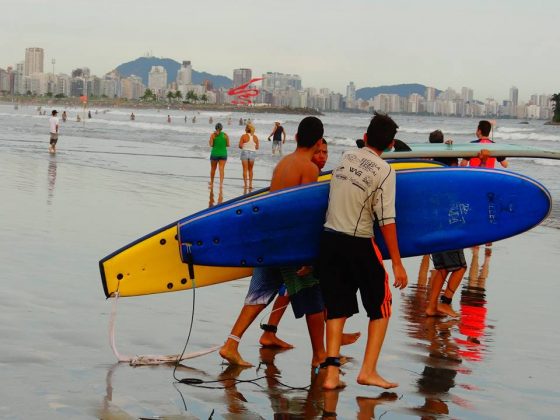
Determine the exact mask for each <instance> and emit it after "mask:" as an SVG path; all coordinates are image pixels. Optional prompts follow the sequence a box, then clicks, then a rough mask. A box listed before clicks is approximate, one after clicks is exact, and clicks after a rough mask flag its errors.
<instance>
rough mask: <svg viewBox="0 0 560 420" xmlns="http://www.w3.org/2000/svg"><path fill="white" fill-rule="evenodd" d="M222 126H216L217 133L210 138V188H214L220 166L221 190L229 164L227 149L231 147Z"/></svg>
mask: <svg viewBox="0 0 560 420" xmlns="http://www.w3.org/2000/svg"><path fill="white" fill-rule="evenodd" d="M223 128H224V127H223V126H222V124H220V123H218V124H216V131H214V132H213V133H212V135H211V136H210V142H209V144H210V147H212V151H211V152H210V188H214V175H215V174H216V167H217V166H218V165H219V166H220V189H221V188H222V186H223V184H224V169H225V167H226V162H227V147H229V137H228V135H227V134H226V133H224V132H223V131H222V129H223Z"/></svg>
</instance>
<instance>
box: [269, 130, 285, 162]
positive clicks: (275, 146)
mask: <svg viewBox="0 0 560 420" xmlns="http://www.w3.org/2000/svg"><path fill="white" fill-rule="evenodd" d="M271 137H272V154H273V155H275V154H276V151H278V153H279V154H280V156H282V145H283V144H284V143H286V131H285V130H284V127H282V125H281V124H280V121H276V122H275V123H274V127H273V128H272V133H270V135H269V136H268V141H270V138H271Z"/></svg>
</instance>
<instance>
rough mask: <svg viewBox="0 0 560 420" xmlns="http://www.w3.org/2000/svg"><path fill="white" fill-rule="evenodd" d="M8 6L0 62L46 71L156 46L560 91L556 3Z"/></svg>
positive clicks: (393, 79) (114, 0)
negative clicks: (28, 51)
mask: <svg viewBox="0 0 560 420" xmlns="http://www.w3.org/2000/svg"><path fill="white" fill-rule="evenodd" d="M2 9H3V10H2V13H0V67H2V68H6V67H7V66H8V65H14V64H15V63H17V62H19V61H23V59H24V54H25V48H26V47H42V48H44V49H45V71H52V70H51V68H52V65H51V64H50V63H51V59H52V58H55V59H56V65H55V71H56V72H57V73H59V72H64V73H70V71H71V70H72V69H73V68H76V67H82V66H85V67H89V68H90V69H91V70H92V72H93V73H94V74H96V75H103V74H105V73H106V72H108V71H110V70H112V69H113V68H115V67H116V66H118V65H119V64H121V63H123V62H126V61H131V60H134V59H135V58H137V57H139V56H142V55H145V53H146V52H147V51H151V52H152V53H153V55H155V56H157V57H165V58H172V59H175V60H177V61H181V60H191V61H192V64H193V68H194V69H195V70H198V71H207V72H210V73H214V74H222V75H226V76H228V77H230V78H231V77H232V70H233V69H234V68H240V67H248V68H251V69H252V70H253V74H254V75H259V74H261V73H263V72H267V71H278V72H282V73H296V74H299V75H300V76H301V77H302V82H303V85H304V87H317V88H321V87H328V88H330V89H332V90H334V91H338V92H341V93H345V89H346V85H347V84H348V82H349V81H350V80H352V81H354V83H355V84H356V86H357V87H358V88H360V87H367V86H378V85H384V84H398V83H422V84H425V85H428V86H435V87H437V88H439V89H446V88H447V87H453V88H454V89H456V90H458V91H460V90H461V87H462V86H467V87H470V88H472V89H474V96H475V98H477V99H484V98H486V97H489V96H492V97H494V98H495V99H498V100H501V99H504V98H507V97H508V92H509V88H510V87H511V86H512V85H515V86H517V87H518V88H519V99H520V100H526V99H528V97H529V95H531V94H533V93H538V94H540V93H547V94H550V93H555V92H559V91H560V54H559V49H560V48H559V44H558V42H559V41H560V40H559V38H558V16H560V13H559V12H560V1H558V0H531V1H528V0H509V1H508V0H496V1H493V0H485V1H483V0H469V1H461V2H458V1H454V0H445V1H444V0H424V1H414V0H410V1H404V0H384V1H377V0H317V1H306V0H276V1H269V0H260V1H256V0H229V1H226V0H215V1H214V0H205V1H190V0H157V1H150V2H147V1H132V0H96V1H93V0H92V1H85V0H73V1H68V0H59V1H47V0H17V1H12V2H10V4H9V7H8V5H5V6H4V7H3V8H2Z"/></svg>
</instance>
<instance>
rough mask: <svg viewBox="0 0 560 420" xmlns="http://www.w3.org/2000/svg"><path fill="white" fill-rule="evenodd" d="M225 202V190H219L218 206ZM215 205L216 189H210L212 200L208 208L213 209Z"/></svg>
mask: <svg viewBox="0 0 560 420" xmlns="http://www.w3.org/2000/svg"><path fill="white" fill-rule="evenodd" d="M223 201H224V190H223V188H220V189H219V192H218V203H217V204H221V203H222V202H223ZM214 204H215V200H214V187H212V188H210V199H209V201H208V207H209V208H210V207H212V206H213V205H214Z"/></svg>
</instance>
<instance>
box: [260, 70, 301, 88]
mask: <svg viewBox="0 0 560 420" xmlns="http://www.w3.org/2000/svg"><path fill="white" fill-rule="evenodd" d="M262 77H263V81H262V88H263V89H264V90H266V91H267V92H274V91H275V90H284V89H288V88H293V89H295V90H301V77H299V76H298V75H297V74H284V73H272V72H268V73H265V74H263V75H262Z"/></svg>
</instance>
